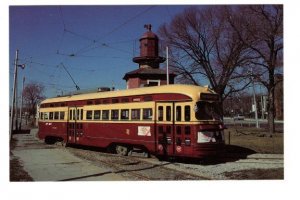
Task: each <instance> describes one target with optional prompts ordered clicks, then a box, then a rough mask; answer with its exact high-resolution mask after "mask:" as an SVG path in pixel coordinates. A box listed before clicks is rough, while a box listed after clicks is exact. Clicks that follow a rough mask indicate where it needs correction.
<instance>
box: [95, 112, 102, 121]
mask: <svg viewBox="0 0 300 200" xmlns="http://www.w3.org/2000/svg"><path fill="white" fill-rule="evenodd" d="M100 112H101V111H100V110H94V120H100V116H101V114H100Z"/></svg>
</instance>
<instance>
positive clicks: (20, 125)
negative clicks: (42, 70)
mask: <svg viewBox="0 0 300 200" xmlns="http://www.w3.org/2000/svg"><path fill="white" fill-rule="evenodd" d="M24 83H25V76H23V83H22V93H21V108H20V124H19V130H21V127H22V110H23V92H24Z"/></svg>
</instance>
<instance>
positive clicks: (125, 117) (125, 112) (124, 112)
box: [121, 109, 129, 120]
mask: <svg viewBox="0 0 300 200" xmlns="http://www.w3.org/2000/svg"><path fill="white" fill-rule="evenodd" d="M121 119H122V120H128V119H129V110H128V109H125V110H121Z"/></svg>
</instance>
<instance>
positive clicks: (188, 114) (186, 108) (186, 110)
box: [184, 106, 191, 121]
mask: <svg viewBox="0 0 300 200" xmlns="http://www.w3.org/2000/svg"><path fill="white" fill-rule="evenodd" d="M184 120H185V121H190V120H191V106H184Z"/></svg>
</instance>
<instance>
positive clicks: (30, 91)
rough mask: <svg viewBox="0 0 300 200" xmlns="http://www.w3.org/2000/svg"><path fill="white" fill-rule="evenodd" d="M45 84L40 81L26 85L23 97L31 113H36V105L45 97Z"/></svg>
mask: <svg viewBox="0 0 300 200" xmlns="http://www.w3.org/2000/svg"><path fill="white" fill-rule="evenodd" d="M43 92H44V86H43V85H42V84H38V83H29V84H27V85H26V86H25V88H24V91H23V98H24V101H25V104H26V105H27V107H28V109H29V110H28V111H29V114H30V115H33V116H34V115H35V114H36V106H37V104H38V103H39V102H41V101H42V100H43V99H45V96H44V95H43Z"/></svg>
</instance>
